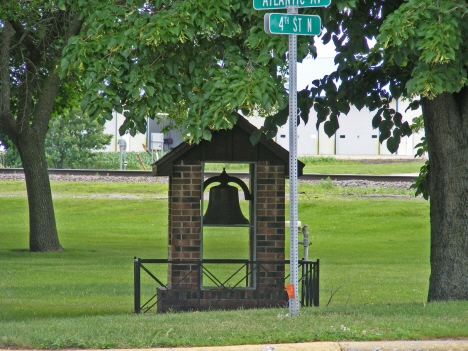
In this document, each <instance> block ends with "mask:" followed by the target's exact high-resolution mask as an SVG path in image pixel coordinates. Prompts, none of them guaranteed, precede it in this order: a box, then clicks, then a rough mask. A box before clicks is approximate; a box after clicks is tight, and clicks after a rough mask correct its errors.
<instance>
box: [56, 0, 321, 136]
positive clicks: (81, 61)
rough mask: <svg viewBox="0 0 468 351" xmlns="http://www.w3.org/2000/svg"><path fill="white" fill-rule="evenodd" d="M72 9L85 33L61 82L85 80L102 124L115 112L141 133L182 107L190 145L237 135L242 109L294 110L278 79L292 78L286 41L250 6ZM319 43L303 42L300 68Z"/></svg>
mask: <svg viewBox="0 0 468 351" xmlns="http://www.w3.org/2000/svg"><path fill="white" fill-rule="evenodd" d="M74 6H75V9H76V11H79V12H80V13H81V16H84V18H85V19H86V22H85V26H84V28H85V29H84V31H82V33H81V35H80V36H75V37H72V38H71V39H70V40H69V42H68V46H67V48H66V49H65V50H64V56H63V59H62V62H61V74H62V76H66V75H72V74H75V73H76V74H79V75H81V76H82V77H83V81H84V86H85V90H86V93H85V94H84V99H83V101H82V104H81V106H82V108H83V110H84V111H85V112H86V113H87V114H89V115H90V116H93V117H101V118H102V119H101V122H102V123H103V122H104V120H106V119H111V118H112V116H111V112H112V110H113V109H115V110H117V111H118V112H121V113H124V115H125V116H126V121H125V123H124V124H123V125H122V127H121V129H120V133H124V132H125V131H126V130H130V132H131V133H132V134H135V133H136V132H138V131H139V132H143V131H144V130H145V119H146V116H150V117H152V118H157V113H158V112H166V113H167V112H169V111H171V110H173V109H174V106H175V105H178V104H179V105H180V104H182V105H183V106H184V107H185V108H186V109H187V110H188V116H187V118H186V120H185V121H184V128H185V129H186V131H187V132H188V133H189V134H190V139H191V140H192V141H199V140H200V138H204V139H210V138H211V132H210V130H217V129H225V128H230V127H232V126H233V124H234V123H235V121H236V119H237V116H238V114H237V112H238V111H239V110H242V111H243V112H244V113H247V114H248V113H250V112H251V111H252V110H254V109H255V110H261V111H264V115H265V116H276V115H277V113H278V111H281V110H284V109H285V108H287V103H288V98H287V92H286V90H285V88H284V83H285V78H284V77H285V76H284V74H283V75H281V74H279V73H280V72H282V73H286V68H287V61H286V51H287V47H288V45H287V37H286V36H268V35H267V34H265V33H264V30H263V16H264V13H263V12H259V11H255V10H254V9H253V6H252V2H250V1H238V2H232V1H229V0H220V1H215V2H213V1H211V0H198V1H168V0H159V1H149V2H145V3H143V2H142V1H134V0H128V1H126V2H113V1H96V0H94V1H93V0H88V1H86V0H80V1H78V2H76V5H74ZM312 43H313V38H312V37H307V38H302V39H301V41H300V42H299V59H300V60H302V58H304V57H305V56H306V55H307V54H309V53H310V52H314V47H313V46H312ZM282 118H283V117H282ZM283 119H284V118H283ZM276 122H277V121H276V120H275V123H273V124H272V126H273V129H275V128H276V124H278V123H276ZM284 122H285V120H284ZM284 122H283V123H284ZM265 130H266V131H268V128H267V129H265ZM270 134H272V132H271V131H270ZM270 136H272V135H270Z"/></svg>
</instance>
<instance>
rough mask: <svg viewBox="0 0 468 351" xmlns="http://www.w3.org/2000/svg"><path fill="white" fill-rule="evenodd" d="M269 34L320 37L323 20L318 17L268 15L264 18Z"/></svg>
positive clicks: (283, 14) (284, 14) (282, 14)
mask: <svg viewBox="0 0 468 351" xmlns="http://www.w3.org/2000/svg"><path fill="white" fill-rule="evenodd" d="M264 25H265V32H266V33H267V34H297V35H320V32H321V31H322V20H321V19H320V16H317V15H292V14H286V13H267V14H266V15H265V18H264Z"/></svg>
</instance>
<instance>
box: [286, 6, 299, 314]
mask: <svg viewBox="0 0 468 351" xmlns="http://www.w3.org/2000/svg"><path fill="white" fill-rule="evenodd" d="M297 13H298V7H297V6H291V7H288V14H293V15H295V14H297ZM288 61H289V222H290V228H289V230H290V231H289V233H290V250H289V259H290V262H291V264H290V269H291V273H290V284H293V285H294V297H293V298H290V299H289V314H290V315H291V316H293V315H295V314H298V313H299V289H298V260H299V258H298V252H297V251H298V234H297V35H296V34H290V35H289V54H288Z"/></svg>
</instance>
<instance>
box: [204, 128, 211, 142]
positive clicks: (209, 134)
mask: <svg viewBox="0 0 468 351" xmlns="http://www.w3.org/2000/svg"><path fill="white" fill-rule="evenodd" d="M211 136H212V135H211V132H210V131H209V130H208V129H205V130H204V131H203V139H205V140H208V141H210V140H211Z"/></svg>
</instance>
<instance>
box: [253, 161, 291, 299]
mask: <svg viewBox="0 0 468 351" xmlns="http://www.w3.org/2000/svg"><path fill="white" fill-rule="evenodd" d="M284 167H285V166H284V165H270V164H269V163H268V161H259V162H258V171H257V227H258V229H257V260H258V261H284V258H285V256H284V245H285V229H284V220H285V183H284V182H285V177H284ZM263 266H264V267H265V269H266V270H268V272H266V271H265V270H263V269H262V270H261V271H260V281H259V282H258V284H260V289H261V291H269V293H268V294H267V295H265V294H263V296H262V298H263V299H274V298H275V297H276V298H278V297H279V296H282V295H283V294H284V263H278V264H264V265H263ZM275 289H276V291H275Z"/></svg>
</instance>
